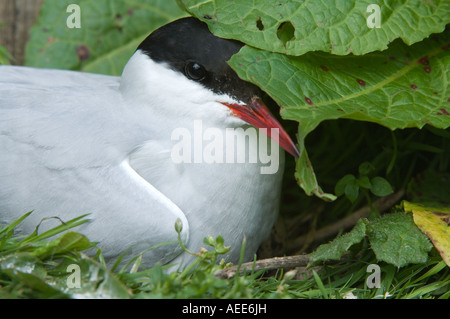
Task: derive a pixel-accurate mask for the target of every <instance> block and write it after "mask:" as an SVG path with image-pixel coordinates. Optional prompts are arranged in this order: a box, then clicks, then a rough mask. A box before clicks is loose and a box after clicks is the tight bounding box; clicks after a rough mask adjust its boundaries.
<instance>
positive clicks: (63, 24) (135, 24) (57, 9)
mask: <svg viewBox="0 0 450 319" xmlns="http://www.w3.org/2000/svg"><path fill="white" fill-rule="evenodd" d="M73 3H74V1H73V0H46V1H45V2H44V4H43V5H42V7H41V11H40V16H39V19H38V21H37V23H36V25H35V26H34V27H33V28H32V30H31V35H30V41H29V42H28V44H27V47H26V59H25V64H26V65H27V66H33V67H42V68H55V69H71V70H82V71H86V72H92V73H102V74H108V75H120V74H121V73H122V69H123V67H124V66H125V64H126V63H127V61H128V60H129V58H130V57H131V55H132V54H133V53H134V51H135V50H136V48H137V46H138V45H139V44H140V42H141V41H142V40H143V39H144V38H145V37H146V36H147V35H148V34H150V33H151V32H152V31H153V30H155V29H156V28H158V27H160V26H162V25H164V24H166V23H167V22H169V21H171V20H174V19H176V18H179V17H181V16H183V15H185V13H183V12H182V10H181V9H180V8H179V7H178V6H177V4H176V2H175V1H167V0H142V1H126V0H114V1H110V0H95V1H94V0H81V1H77V2H76V3H77V4H78V6H79V8H80V13H81V15H80V17H81V20H80V22H81V25H80V26H81V28H69V27H68V26H67V19H68V18H69V17H70V15H71V14H72V11H69V12H67V8H68V6H69V5H70V4H73Z"/></svg>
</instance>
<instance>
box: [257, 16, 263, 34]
mask: <svg viewBox="0 0 450 319" xmlns="http://www.w3.org/2000/svg"><path fill="white" fill-rule="evenodd" d="M256 27H257V28H258V30H259V31H264V24H263V23H262V20H261V17H259V19H258V20H257V21H256Z"/></svg>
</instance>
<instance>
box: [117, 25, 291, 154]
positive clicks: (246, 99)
mask: <svg viewBox="0 0 450 319" xmlns="http://www.w3.org/2000/svg"><path fill="white" fill-rule="evenodd" d="M243 45H244V44H243V43H241V42H238V41H234V40H228V39H222V38H219V37H216V36H214V35H213V34H212V33H211V32H210V31H209V29H208V27H207V25H206V24H205V23H203V22H201V21H199V20H197V19H195V18H192V17H189V18H182V19H179V20H176V21H173V22H171V23H169V24H167V25H165V26H163V27H161V28H159V29H157V30H155V31H154V32H153V33H151V34H150V35H149V36H148V37H147V38H146V39H145V40H144V41H143V42H142V43H141V44H140V45H139V47H138V49H137V50H136V52H135V54H134V55H133V57H132V58H131V59H130V61H129V62H128V64H127V66H126V67H125V69H124V72H123V74H122V82H121V91H122V93H123V94H124V95H125V96H132V97H133V98H134V99H135V101H136V98H137V100H138V101H139V100H140V101H141V102H142V101H143V100H149V102H151V104H152V105H156V107H157V108H160V109H159V110H156V113H154V114H156V115H155V116H158V114H161V116H162V114H164V113H165V114H166V115H169V116H178V117H183V118H184V119H191V120H198V119H216V120H217V122H220V123H221V124H223V125H225V126H227V127H228V126H230V127H233V126H234V127H235V126H242V125H245V124H250V125H252V126H254V127H256V128H259V129H261V128H266V129H267V133H268V135H269V136H270V134H271V129H272V128H276V129H278V130H279V131H278V141H277V142H278V143H279V144H280V146H281V147H283V148H284V149H285V150H286V151H288V152H289V153H290V154H292V155H293V156H295V157H298V156H299V152H298V150H297V148H296V146H295V144H294V143H293V141H292V140H291V138H290V137H289V135H288V134H287V133H286V131H285V130H284V128H283V127H282V126H281V124H280V123H279V122H278V121H277V120H276V118H275V117H274V116H273V115H272V114H271V112H270V111H269V109H268V108H267V106H266V105H265V104H264V102H263V101H262V99H261V93H262V92H261V90H260V89H259V88H258V87H257V86H255V85H253V84H252V83H249V82H246V81H243V80H242V79H241V78H239V77H238V75H237V74H236V73H235V72H234V71H233V69H232V68H231V67H230V66H229V65H228V63H227V61H228V60H229V59H230V58H231V56H232V55H233V54H235V53H237V52H238V51H239V50H240V49H241V48H242V46H243ZM161 118H162V117H161ZM271 137H272V138H274V137H273V136H271Z"/></svg>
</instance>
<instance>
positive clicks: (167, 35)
mask: <svg viewBox="0 0 450 319" xmlns="http://www.w3.org/2000/svg"><path fill="white" fill-rule="evenodd" d="M243 45H244V44H243V43H241V42H239V41H235V40H228V39H222V38H219V37H216V36H214V35H213V34H212V33H211V32H210V31H209V29H208V26H207V25H206V24H205V23H204V22H201V21H200V20H198V19H196V18H193V17H188V18H182V19H178V20H175V21H173V22H171V23H169V24H166V25H164V26H162V27H161V28H159V29H157V30H155V31H154V32H153V33H152V34H150V35H149V36H148V37H147V38H146V39H145V40H144V41H143V42H142V43H141V44H140V45H139V47H138V50H139V49H140V50H142V52H144V53H145V54H147V55H148V56H149V57H150V58H151V59H152V60H153V61H155V62H160V63H167V65H168V66H170V67H171V68H172V69H174V70H177V71H179V72H181V73H182V74H184V75H185V76H186V77H187V78H189V79H191V80H193V81H196V82H199V83H201V84H203V85H204V86H205V87H207V88H209V89H210V90H212V91H213V92H214V93H217V94H228V95H229V96H231V97H233V98H235V99H237V100H240V101H242V102H244V103H249V101H250V100H251V98H252V97H254V96H255V95H260V94H261V91H260V90H259V88H258V87H256V86H255V85H253V84H251V83H249V82H246V81H243V80H242V79H240V78H239V77H238V75H237V74H236V73H235V72H234V71H233V70H232V69H231V67H230V66H229V65H228V63H227V61H228V60H229V59H230V58H231V56H232V55H233V54H235V53H237V52H239V50H240V49H241V48H242V46H243Z"/></svg>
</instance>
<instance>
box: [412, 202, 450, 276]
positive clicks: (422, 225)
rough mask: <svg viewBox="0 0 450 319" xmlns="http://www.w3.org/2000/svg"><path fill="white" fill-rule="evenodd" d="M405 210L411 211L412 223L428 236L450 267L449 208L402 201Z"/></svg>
mask: <svg viewBox="0 0 450 319" xmlns="http://www.w3.org/2000/svg"><path fill="white" fill-rule="evenodd" d="M403 207H404V209H405V211H406V212H412V214H413V219H414V223H415V224H416V225H417V227H419V229H420V230H421V231H422V232H423V233H424V234H425V235H427V236H428V238H430V240H431V241H432V242H433V245H434V247H436V249H437V250H438V252H439V254H440V255H441V257H442V259H443V260H444V262H445V263H446V264H447V266H449V267H450V229H449V223H450V208H431V207H423V206H420V205H417V204H412V203H409V202H406V201H403Z"/></svg>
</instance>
